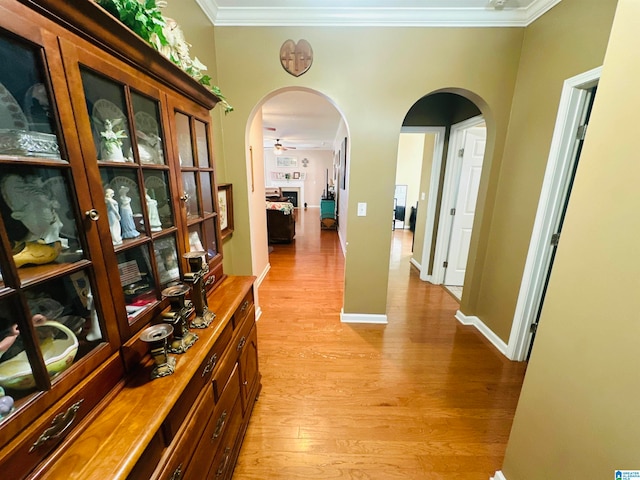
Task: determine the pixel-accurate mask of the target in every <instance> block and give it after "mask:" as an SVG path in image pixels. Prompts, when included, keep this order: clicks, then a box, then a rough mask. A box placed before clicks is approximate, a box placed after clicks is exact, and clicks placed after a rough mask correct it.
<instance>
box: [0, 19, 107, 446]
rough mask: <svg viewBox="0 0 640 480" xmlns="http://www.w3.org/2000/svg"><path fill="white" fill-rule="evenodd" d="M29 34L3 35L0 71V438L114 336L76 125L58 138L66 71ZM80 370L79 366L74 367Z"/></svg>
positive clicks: (95, 360) (94, 360) (74, 377)
mask: <svg viewBox="0 0 640 480" xmlns="http://www.w3.org/2000/svg"><path fill="white" fill-rule="evenodd" d="M27 33H28V32H27ZM25 35H26V33H25ZM31 35H32V36H33V38H30V42H28V43H27V42H26V41H23V40H19V39H17V37H14V36H13V35H12V34H10V33H8V32H6V31H4V30H0V63H1V64H2V65H5V66H10V68H2V69H0V245H1V246H2V249H1V251H0V265H1V266H2V272H0V273H1V283H0V425H2V427H3V437H4V438H11V436H12V435H15V434H16V433H17V431H19V430H20V429H21V427H20V425H19V424H20V423H21V422H22V426H24V424H25V422H26V423H28V422H29V420H28V419H29V418H30V417H28V416H26V417H24V416H23V417H22V418H23V419H22V420H20V421H16V422H13V421H12V419H13V418H16V417H17V416H18V415H19V414H20V412H22V407H23V406H26V405H33V404H38V403H39V404H40V405H42V404H43V403H44V404H45V405H46V404H47V397H45V396H42V395H39V393H40V392H45V391H49V390H57V391H59V392H64V391H67V390H69V389H70V388H71V387H72V386H73V385H74V384H76V383H77V382H78V381H79V379H81V378H82V377H83V376H84V375H87V373H88V372H91V371H92V370H93V369H95V368H97V366H98V365H100V364H101V363H102V362H103V361H105V359H106V358H107V357H108V356H109V355H111V354H112V353H113V352H115V350H116V347H117V344H116V343H115V342H114V340H116V339H117V335H115V333H117V328H115V325H109V322H108V321H107V320H106V319H107V318H112V317H113V304H112V302H111V300H110V298H109V297H108V296H107V298H106V299H101V298H98V295H97V292H99V291H101V290H102V291H105V290H107V289H106V286H107V285H108V284H107V283H106V282H105V281H104V278H105V276H106V271H105V269H104V261H103V255H102V250H101V248H100V239H99V233H98V229H97V227H96V225H97V224H96V222H94V221H92V220H97V219H98V218H99V213H98V211H97V210H96V209H95V208H94V207H95V206H94V205H93V204H92V202H91V198H90V196H89V195H88V194H87V191H88V190H89V188H88V179H87V176H86V173H85V170H84V168H83V166H82V163H83V162H82V158H81V157H80V156H79V155H78V152H79V151H80V149H79V143H78V140H77V138H78V135H77V133H76V131H75V129H74V126H73V125H70V124H67V125H65V128H66V130H65V131H64V135H63V134H62V133H63V129H62V126H63V125H62V122H63V120H62V117H63V116H65V118H67V119H68V118H69V117H70V112H71V105H70V104H69V102H68V96H67V97H65V92H64V91H63V92H60V91H58V92H56V91H55V89H58V90H59V89H60V88H61V87H60V85H61V82H60V79H61V78H64V73H63V67H62V64H61V63H59V61H57V60H55V58H56V57H55V55H53V57H54V58H53V60H51V62H50V63H48V64H46V65H45V63H44V62H45V60H47V59H48V57H47V52H45V47H43V46H42V45H40V44H39V43H38V42H39V41H40V40H41V39H39V38H38V37H36V36H35V35H36V33H33V32H31ZM56 48H57V45H56ZM48 75H51V77H49V76H48ZM62 86H63V87H65V88H66V85H65V84H64V83H62ZM56 93H59V95H56ZM60 93H62V94H60ZM55 98H58V99H59V101H58V102H57V103H56V102H55V101H54V99H55ZM65 98H67V100H66V103H65ZM63 110H64V114H63V113H62V111H63ZM79 363H83V367H81V368H75V366H76V365H77V364H79ZM74 372H76V373H74ZM59 396H60V394H58V398H59ZM54 397H55V396H54ZM38 408H40V411H43V409H44V408H45V407H42V406H40V407H38ZM5 428H6V429H5Z"/></svg>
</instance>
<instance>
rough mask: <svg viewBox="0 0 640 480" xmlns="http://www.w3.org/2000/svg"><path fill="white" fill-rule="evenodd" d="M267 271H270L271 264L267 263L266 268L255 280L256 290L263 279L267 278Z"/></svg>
mask: <svg viewBox="0 0 640 480" xmlns="http://www.w3.org/2000/svg"><path fill="white" fill-rule="evenodd" d="M269 270H271V264H270V263H267V266H266V267H264V270H263V271H262V273H261V274H260V275H259V276H258V278H256V288H258V287H259V286H260V285H262V281H263V280H264V277H266V276H267V273H269Z"/></svg>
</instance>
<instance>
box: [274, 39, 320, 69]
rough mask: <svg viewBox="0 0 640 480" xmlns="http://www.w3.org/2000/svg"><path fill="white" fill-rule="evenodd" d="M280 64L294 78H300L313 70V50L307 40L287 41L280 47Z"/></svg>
mask: <svg viewBox="0 0 640 480" xmlns="http://www.w3.org/2000/svg"><path fill="white" fill-rule="evenodd" d="M280 63H281V64H282V68H284V69H285V70H286V71H287V72H289V73H290V74H291V75H293V76H294V77H299V76H300V75H302V74H303V73H305V72H306V71H307V70H309V69H310V68H311V64H312V63H313V50H312V49H311V45H310V44H309V42H307V41H306V40H299V41H298V43H296V42H294V41H293V40H287V41H286V42H284V43H283V44H282V46H281V47H280Z"/></svg>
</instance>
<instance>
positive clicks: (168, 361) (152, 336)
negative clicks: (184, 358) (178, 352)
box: [140, 323, 176, 380]
mask: <svg viewBox="0 0 640 480" xmlns="http://www.w3.org/2000/svg"><path fill="white" fill-rule="evenodd" d="M172 333H173V327H172V326H171V325H169V324H168V323H159V324H157V325H152V326H150V327H147V328H146V329H145V330H143V331H142V333H141V334H140V340H142V341H143V342H146V343H148V344H149V352H150V353H151V356H152V357H153V361H154V362H155V363H156V366H155V367H154V369H153V371H152V372H151V379H152V380H153V379H154V378H160V377H166V376H167V375H171V374H172V373H173V372H174V371H175V369H176V357H172V356H170V355H169V353H168V339H169V336H170V335H171V334H172Z"/></svg>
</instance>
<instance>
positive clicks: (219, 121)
mask: <svg viewBox="0 0 640 480" xmlns="http://www.w3.org/2000/svg"><path fill="white" fill-rule="evenodd" d="M162 14H163V15H164V16H166V17H169V18H173V19H175V20H176V21H177V22H178V25H180V28H181V29H182V31H183V32H184V36H185V38H186V40H187V42H188V43H189V44H191V47H190V49H189V52H190V54H191V56H192V57H198V59H199V60H200V61H201V62H202V63H203V64H204V65H206V67H207V70H206V72H205V73H206V74H208V75H210V76H211V77H212V79H213V81H212V83H213V84H214V85H219V82H218V75H217V62H216V55H215V37H214V27H212V26H211V22H210V21H209V19H208V18H207V17H206V15H205V14H204V13H203V12H202V9H201V8H200V6H199V5H198V4H197V2H196V0H169V2H168V5H167V7H166V8H164V9H162ZM222 92H223V93H226V92H225V91H224V89H223V90H222ZM211 118H212V135H213V152H214V157H215V160H216V173H217V181H218V183H227V182H231V180H229V179H228V178H227V177H228V176H227V173H226V162H225V158H224V155H223V141H224V135H223V134H222V128H223V126H224V121H225V119H226V118H227V117H226V116H225V115H224V112H223V109H222V107H219V106H218V107H216V108H214V109H213V110H212V112H211ZM233 197H234V207H235V209H236V210H239V209H241V208H245V209H248V200H247V186H246V182H245V185H237V184H236V183H234V185H233ZM236 230H237V231H238V233H234V234H233V236H243V235H242V233H243V231H242V229H238V227H236ZM233 236H232V237H230V238H229V237H228V239H227V240H225V241H224V242H223V245H222V246H220V247H221V248H223V253H224V258H223V263H224V270H225V272H231V271H233V269H234V262H233V258H234V251H233V250H232V249H231V248H230V247H229V246H228V245H229V244H230V243H231V238H233ZM247 256H249V254H247V253H246V252H245V253H244V254H240V257H241V258H242V259H243V260H244V259H246V257H247ZM249 258H250V257H249ZM249 261H250V260H249Z"/></svg>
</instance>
